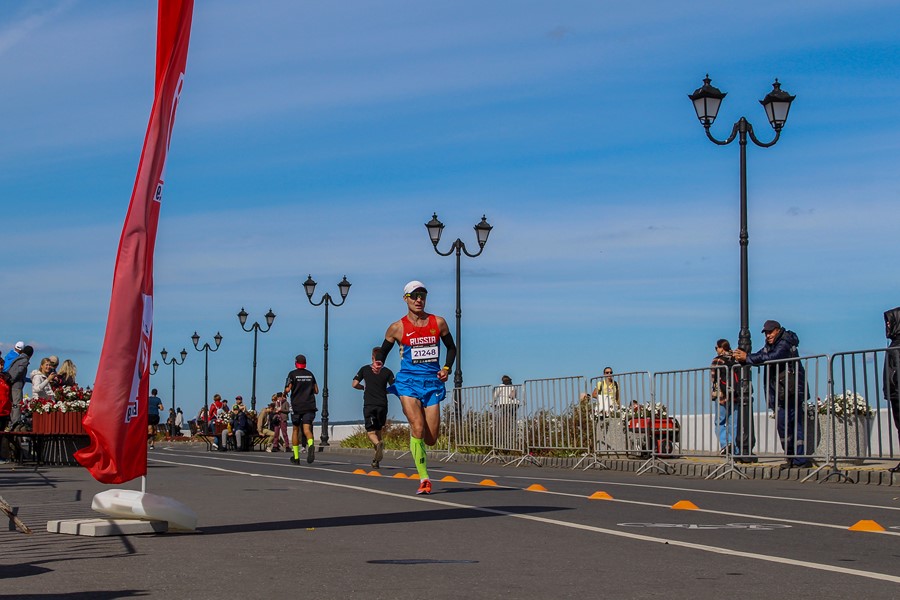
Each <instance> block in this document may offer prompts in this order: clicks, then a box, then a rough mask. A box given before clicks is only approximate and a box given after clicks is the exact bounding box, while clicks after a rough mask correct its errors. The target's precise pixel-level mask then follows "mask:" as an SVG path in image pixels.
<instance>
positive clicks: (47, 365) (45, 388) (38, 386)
mask: <svg viewBox="0 0 900 600" xmlns="http://www.w3.org/2000/svg"><path fill="white" fill-rule="evenodd" d="M56 378H57V375H56V373H54V372H53V363H51V362H50V359H49V358H42V359H41V366H40V368H37V369H35V370H34V371H32V372H31V396H32V397H33V398H37V399H38V400H51V399H52V398H53V397H54V396H53V385H54V384H55V383H56Z"/></svg>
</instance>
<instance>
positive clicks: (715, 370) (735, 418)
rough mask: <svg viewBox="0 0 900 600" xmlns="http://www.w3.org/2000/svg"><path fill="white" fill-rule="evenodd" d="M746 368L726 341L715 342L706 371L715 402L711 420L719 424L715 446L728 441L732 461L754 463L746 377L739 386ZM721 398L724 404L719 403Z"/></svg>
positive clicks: (748, 387) (754, 437) (749, 398)
mask: <svg viewBox="0 0 900 600" xmlns="http://www.w3.org/2000/svg"><path fill="white" fill-rule="evenodd" d="M746 370H747V367H741V366H740V365H738V364H737V361H735V359H734V353H733V352H732V350H731V344H730V343H729V342H728V340H725V339H721V340H719V341H717V342H716V357H715V358H714V359H713V361H712V369H711V371H710V378H711V381H712V397H713V398H712V399H713V401H714V402H718V404H717V407H716V411H715V415H714V419H715V421H714V422H715V425H716V426H717V427H719V431H718V434H719V446H720V447H726V448H727V446H728V445H729V444H732V451H733V453H734V457H735V458H734V460H735V462H740V463H752V462H756V457H755V456H753V446H754V445H756V436H755V435H754V433H753V413H752V407H753V396H752V395H751V394H750V381H749V379H748V380H747V381H746V385H742V381H744V379H743V377H744V371H746ZM723 401H726V404H722V402H723ZM722 418H724V421H725V423H724V424H723V423H722V420H721V419H722ZM723 445H724V446H723Z"/></svg>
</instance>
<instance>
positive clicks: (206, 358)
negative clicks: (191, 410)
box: [191, 331, 222, 431]
mask: <svg viewBox="0 0 900 600" xmlns="http://www.w3.org/2000/svg"><path fill="white" fill-rule="evenodd" d="M213 340H215V342H216V347H215V348H213V347H212V346H210V345H209V342H204V344H203V347H202V348H201V347H200V346H199V344H200V335H199V334H198V333H197V332H196V331H194V335H192V336H191V341H192V342H194V349H195V350H198V351H200V352H203V353H204V357H203V414H204V415H206V417H205V418H206V423H197V426H198V427H200V431H206V429H205V427H206V424H207V423H209V353H210V352H215V351H216V350H218V349H219V346H220V345H221V344H222V334H221V333H219V332H218V331H217V332H216V335H215V336H214V337H213Z"/></svg>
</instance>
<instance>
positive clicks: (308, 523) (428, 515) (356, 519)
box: [199, 506, 571, 535]
mask: <svg viewBox="0 0 900 600" xmlns="http://www.w3.org/2000/svg"><path fill="white" fill-rule="evenodd" d="M473 508H475V509H477V508H481V507H473ZM484 508H488V509H490V510H496V511H500V512H511V513H516V514H533V513H545V512H553V511H559V510H571V509H569V508H566V507H562V506H490V507H484ZM500 516H503V515H500V514H492V513H489V512H484V511H481V510H473V509H469V508H441V509H436V510H423V511H414V512H396V513H375V514H369V515H347V516H343V517H324V518H312V519H296V520H293V521H283V520H279V521H268V522H264V523H237V524H234V525H214V526H212V527H200V528H199V532H200V533H203V534H205V535H222V534H232V533H248V532H261V531H284V530H287V529H311V528H315V529H324V528H328V527H359V526H364V525H388V524H391V523H423V522H429V521H452V520H455V519H483V518H485V517H500Z"/></svg>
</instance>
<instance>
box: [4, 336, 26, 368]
mask: <svg viewBox="0 0 900 600" xmlns="http://www.w3.org/2000/svg"><path fill="white" fill-rule="evenodd" d="M23 348H25V342H16V345H15V346H13V348H12V350H10V351H9V352H7V354H6V357H5V358H4V359H3V360H4V361H5V362H6V366H7V368H8V367H9V366H10V365H12V363H13V361H14V360H16V359H17V358H18V357H19V354H21V353H22V349H23Z"/></svg>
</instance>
